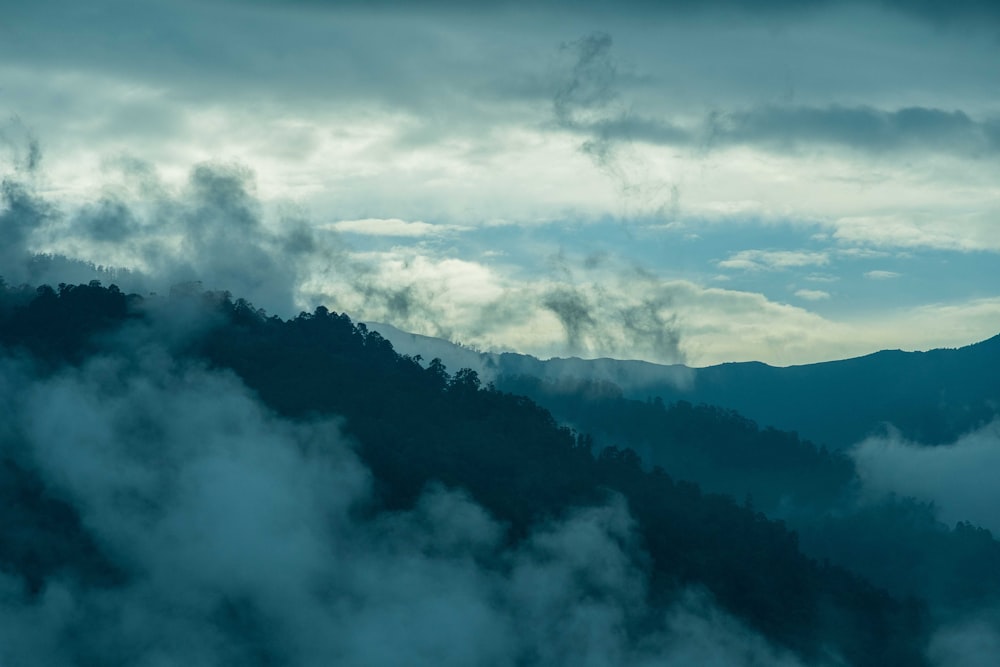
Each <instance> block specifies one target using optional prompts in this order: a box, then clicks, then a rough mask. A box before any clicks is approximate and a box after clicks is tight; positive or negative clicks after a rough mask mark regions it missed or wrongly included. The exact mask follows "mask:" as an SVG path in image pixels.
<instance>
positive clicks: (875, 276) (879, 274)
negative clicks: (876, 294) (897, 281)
mask: <svg viewBox="0 0 1000 667" xmlns="http://www.w3.org/2000/svg"><path fill="white" fill-rule="evenodd" d="M899 276H900V274H898V273H896V272H895V271H885V270H882V269H876V270H874V271H866V272H865V278H868V279H870V280H890V279H892V278H898V277H899Z"/></svg>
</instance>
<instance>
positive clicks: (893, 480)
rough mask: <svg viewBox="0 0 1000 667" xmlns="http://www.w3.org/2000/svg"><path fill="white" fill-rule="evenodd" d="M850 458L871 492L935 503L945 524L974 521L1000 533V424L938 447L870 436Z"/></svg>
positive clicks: (898, 438)
mask: <svg viewBox="0 0 1000 667" xmlns="http://www.w3.org/2000/svg"><path fill="white" fill-rule="evenodd" d="M851 456H852V458H853V459H854V461H855V464H856V465H857V469H858V474H859V475H860V477H861V480H862V483H863V484H864V489H865V490H866V491H867V492H868V493H869V494H872V495H874V496H881V495H884V494H888V493H896V494H898V495H901V496H913V497H915V498H918V499H920V500H923V501H929V502H933V503H934V505H935V506H936V507H937V508H938V511H939V513H940V516H941V518H942V520H944V521H945V522H946V523H949V524H954V523H955V522H958V521H971V522H973V523H975V524H977V525H980V526H984V527H986V528H989V529H990V530H991V531H993V533H995V534H996V533H1000V519H998V517H997V513H996V508H997V507H998V504H1000V490H998V489H997V486H996V484H994V483H993V482H992V481H991V480H992V477H991V475H992V472H993V471H995V470H996V469H997V466H1000V423H993V424H990V425H988V426H985V427H983V428H981V429H979V430H977V431H974V432H972V433H969V434H968V435H965V436H963V437H961V438H959V439H958V440H957V441H956V442H954V443H952V444H950V445H940V446H935V447H931V446H926V445H921V444H919V443H914V442H908V441H906V440H903V439H901V438H900V437H899V436H898V435H890V436H888V437H882V438H869V439H868V440H865V441H863V442H861V443H859V444H858V445H857V446H856V447H855V448H854V449H853V450H852V452H851Z"/></svg>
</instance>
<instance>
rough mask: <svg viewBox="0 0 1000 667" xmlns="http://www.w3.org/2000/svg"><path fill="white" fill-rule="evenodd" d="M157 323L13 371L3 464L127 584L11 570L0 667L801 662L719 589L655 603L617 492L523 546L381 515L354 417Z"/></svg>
mask: <svg viewBox="0 0 1000 667" xmlns="http://www.w3.org/2000/svg"><path fill="white" fill-rule="evenodd" d="M152 321H153V324H152V325H148V326H147V325H143V327H139V328H132V329H130V330H126V331H124V332H122V333H119V334H117V335H116V336H115V338H114V339H113V340H112V341H110V342H111V343H112V345H111V348H110V349H113V350H114V352H106V353H104V354H101V355H98V356H95V357H92V358H90V359H89V360H88V361H87V362H86V363H84V364H83V365H82V366H81V367H78V368H69V369H66V370H63V371H59V372H57V373H55V374H54V375H51V374H44V373H41V372H40V371H38V370H37V369H34V368H33V367H32V365H31V364H29V363H27V362H24V361H16V360H14V359H12V358H10V357H5V358H4V359H3V360H2V373H0V377H3V378H4V382H3V383H0V403H2V404H3V405H4V406H5V407H7V408H9V411H8V414H10V415H14V417H13V419H12V420H11V423H10V424H9V425H7V427H6V429H5V430H4V431H3V433H2V453H3V455H4V457H5V458H6V459H8V460H10V461H13V462H16V464H17V465H18V466H20V467H21V468H23V469H24V470H27V471H30V472H31V473H32V474H34V475H37V477H38V479H39V480H40V482H41V484H42V485H43V487H44V490H45V494H46V495H47V496H48V497H51V498H53V499H55V500H56V501H58V502H61V503H65V504H67V505H68V506H69V507H71V508H72V509H73V511H74V512H76V513H77V514H78V516H79V519H80V526H81V529H82V530H83V532H84V533H85V534H86V535H87V536H88V539H90V540H92V542H93V544H94V545H95V547H96V550H97V552H98V553H99V557H100V558H101V559H103V560H104V561H106V563H107V565H108V568H109V569H110V570H111V571H113V572H114V576H111V577H104V578H96V577H92V576H90V575H88V574H86V572H85V571H83V570H80V569H72V568H70V569H57V570H54V571H52V572H49V573H47V574H46V576H45V578H44V580H43V581H42V583H41V585H40V586H37V587H36V588H35V589H33V588H32V587H29V586H28V583H27V582H26V581H25V580H24V579H23V578H22V576H21V575H19V574H18V573H16V572H5V573H3V574H2V575H0V663H2V664H19V665H51V664H64V665H74V664H81V665H82V664H135V665H150V666H160V665H171V664H182V663H183V664H188V665H206V666H207V665H218V664H232V663H236V662H238V663H241V664H283V665H318V664H331V663H335V664H345V665H398V664H402V663H405V664H414V665H468V664H485V665H515V664H519V665H523V664H529V665H565V664H580V665H650V664H662V663H664V662H666V663H672V662H675V661H679V662H680V663H681V664H695V663H697V664H706V665H726V666H743V665H747V666H749V665H789V666H792V665H798V664H800V663H799V662H798V661H797V660H796V659H795V658H793V657H792V656H791V655H790V654H787V653H786V652H784V651H782V650H780V649H777V648H775V647H773V646H771V645H770V644H769V643H768V642H766V641H765V640H764V639H762V638H760V637H759V636H757V635H755V634H753V633H752V632H750V631H748V630H747V629H746V628H744V627H743V626H742V625H741V624H740V623H739V622H738V621H736V620H735V619H733V618H732V617H730V616H728V615H727V614H725V613H723V612H722V611H720V610H719V609H718V608H717V607H716V606H715V605H714V604H713V602H712V600H711V598H710V596H709V595H708V594H707V593H704V592H701V591H698V590H695V589H691V590H688V591H687V592H684V593H682V594H681V595H679V597H678V599H677V600H676V602H675V603H674V604H673V605H671V606H670V607H669V608H668V610H667V612H666V613H662V612H656V611H654V609H653V608H652V607H651V606H650V605H649V604H648V602H647V599H646V598H647V592H648V589H647V584H648V581H647V576H648V575H647V571H646V564H645V556H644V553H643V549H642V545H641V544H640V543H639V541H638V538H637V533H636V530H635V525H634V522H633V520H632V518H631V516H630V513H629V510H628V508H627V507H626V505H625V503H624V502H623V501H622V500H621V499H620V498H618V497H614V496H612V497H610V498H609V499H608V502H607V503H606V504H605V505H601V506H595V507H582V508H577V509H575V510H570V511H568V512H567V513H566V514H565V515H564V516H562V517H559V518H552V519H551V520H548V521H544V522H542V523H539V524H538V525H536V527H535V528H534V529H533V530H532V532H531V533H530V535H529V536H527V537H526V538H525V539H523V540H520V541H517V542H514V541H512V540H511V538H510V536H509V535H508V534H507V532H506V528H505V526H504V525H502V524H500V523H498V522H497V521H496V520H494V519H493V518H492V517H491V516H490V515H489V514H488V513H487V512H486V511H485V510H484V509H483V508H481V507H480V506H478V505H477V504H476V503H474V502H473V501H472V500H470V499H469V498H468V497H467V496H466V495H465V494H464V493H463V492H461V491H460V490H457V489H446V488H443V487H440V486H432V487H430V488H428V489H426V490H425V492H424V493H423V495H422V496H421V498H420V499H419V501H418V502H417V503H416V505H415V506H414V507H412V508H411V509H409V510H406V511H392V512H390V511H386V510H382V509H380V508H379V505H378V502H377V498H376V497H374V496H373V493H372V486H371V481H372V479H371V474H370V472H369V471H368V470H367V469H366V468H365V467H364V465H363V464H361V462H360V461H359V458H358V457H357V455H356V454H355V452H354V446H355V445H354V444H353V443H352V442H351V441H350V440H349V439H348V438H346V437H345V436H344V435H343V434H342V431H341V426H340V424H338V422H337V420H336V419H324V420H319V421H316V420H314V421H310V422H307V423H299V422H293V421H290V420H288V419H283V418H279V417H277V416H275V415H274V414H272V413H270V412H269V411H268V410H267V409H266V408H264V407H263V406H262V405H261V404H260V403H259V402H258V400H257V399H256V398H255V397H254V396H253V395H252V394H251V393H250V392H249V391H248V390H247V389H246V388H245V387H244V386H243V385H242V384H241V383H240V381H239V380H238V379H237V378H236V377H235V376H233V375H232V374H230V373H226V372H221V371H214V370H209V369H206V368H204V367H201V366H199V365H197V364H193V363H189V362H185V361H182V360H179V358H178V357H177V356H176V355H175V354H174V353H173V352H172V351H171V349H170V346H171V344H170V341H177V340H178V337H177V335H176V331H177V330H178V329H179V328H189V329H191V330H197V329H198V328H199V327H211V326H212V322H211V320H210V319H202V320H198V314H197V313H188V314H187V315H185V318H184V321H183V322H181V323H168V322H166V321H164V314H162V313H161V316H160V320H159V321H158V320H157V319H156V318H155V317H154V318H152ZM192 322H194V324H192ZM164 332H165V333H164ZM161 334H164V335H162V336H161ZM163 341H167V343H166V344H164V342H163ZM8 511H10V509H8ZM38 539H43V538H38ZM51 539H59V538H58V537H54V538H51ZM33 546H34V547H35V548H38V549H41V550H45V549H46V548H49V547H51V546H52V545H46V544H35V545H33Z"/></svg>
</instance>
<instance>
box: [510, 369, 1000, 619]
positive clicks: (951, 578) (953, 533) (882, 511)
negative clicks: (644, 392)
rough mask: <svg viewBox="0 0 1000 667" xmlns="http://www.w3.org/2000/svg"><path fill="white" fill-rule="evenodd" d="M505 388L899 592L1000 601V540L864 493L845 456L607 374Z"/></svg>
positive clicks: (929, 511)
mask: <svg viewBox="0 0 1000 667" xmlns="http://www.w3.org/2000/svg"><path fill="white" fill-rule="evenodd" d="M497 386H498V387H501V388H503V389H504V390H507V391H512V392H515V393H519V394H524V395H526V396H529V397H531V398H532V399H533V400H535V401H537V402H538V403H539V404H541V405H543V406H545V407H546V408H548V409H549V410H551V411H552V412H553V414H554V415H556V417H557V418H558V419H559V420H560V421H562V422H563V423H569V424H572V425H573V426H574V427H575V428H577V429H579V430H580V431H583V432H586V433H589V434H592V438H593V441H592V443H591V445H592V446H593V447H594V449H595V451H599V450H600V449H603V448H605V447H609V446H613V447H619V448H625V449H632V450H635V451H637V452H640V453H641V456H642V459H643V461H644V462H646V465H647V466H661V467H663V468H664V469H666V470H669V471H670V473H671V475H673V476H675V477H678V478H680V479H687V480H694V481H696V482H698V484H699V485H701V486H702V488H704V489H706V490H708V491H713V492H717V493H723V494H727V495H729V496H732V497H734V498H736V499H742V500H743V502H744V503H745V504H746V505H747V506H748V507H753V508H755V509H757V510H759V511H762V512H763V513H764V514H766V515H768V516H771V517H782V518H783V519H784V520H785V521H786V522H787V523H788V524H789V525H790V526H791V527H792V528H794V530H795V531H796V532H797V533H798V534H799V536H800V539H801V547H802V549H803V551H804V552H805V553H807V554H808V555H810V556H812V557H814V558H817V559H819V560H826V561H829V562H832V563H836V564H838V565H840V566H843V567H846V568H848V569H850V570H852V571H855V572H858V573H860V574H862V575H863V576H865V577H866V578H868V579H869V580H871V581H873V582H875V583H876V584H877V585H879V586H881V587H884V588H887V589H888V590H890V591H891V592H893V593H894V594H896V595H899V596H919V597H921V598H925V599H927V600H928V601H930V602H932V603H933V605H934V608H935V610H936V611H939V612H942V613H951V612H964V611H967V610H969V609H974V608H978V607H983V606H989V605H992V604H995V603H996V601H997V600H1000V568H998V567H997V564H998V563H1000V542H997V541H996V540H995V539H994V538H993V536H992V535H991V534H990V532H989V531H988V530H985V529H982V528H977V527H974V526H971V525H969V524H967V523H959V524H958V525H956V526H952V527H949V526H946V525H944V524H942V523H941V522H940V521H939V520H938V519H937V516H936V512H935V508H934V507H933V506H932V505H928V504H926V503H921V502H918V501H916V500H913V499H910V498H900V497H889V498H886V499H882V500H874V499H871V498H865V497H860V496H859V492H860V488H861V486H862V482H861V480H860V479H859V477H858V473H857V470H856V469H855V465H854V462H853V460H852V459H851V458H850V457H848V456H847V455H846V454H844V453H843V452H830V451H828V450H827V449H826V448H825V447H822V446H817V445H815V444H813V443H812V442H809V441H808V440H803V439H802V438H800V437H799V436H798V435H797V434H795V433H790V432H787V431H779V430H777V429H774V428H770V427H768V428H760V427H759V426H758V425H757V424H756V423H755V422H754V421H752V420H750V419H747V418H746V417H744V416H742V415H740V414H739V413H737V412H735V411H733V410H729V409H725V408H720V407H716V406H711V405H705V404H701V405H692V404H691V403H689V402H687V401H684V400H680V401H677V402H674V403H670V404H667V403H664V401H662V400H661V399H659V398H651V399H648V400H645V401H640V400H634V399H629V398H625V397H624V395H623V391H622V390H621V389H620V388H619V387H618V386H617V385H615V384H613V383H610V382H607V381H593V380H589V379H575V378H570V377H565V378H562V379H559V380H551V379H540V378H537V377H532V376H527V375H514V376H501V377H499V378H498V379H497Z"/></svg>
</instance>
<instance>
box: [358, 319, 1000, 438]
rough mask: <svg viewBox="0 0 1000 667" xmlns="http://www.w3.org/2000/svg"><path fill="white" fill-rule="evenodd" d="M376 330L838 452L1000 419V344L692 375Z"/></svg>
mask: <svg viewBox="0 0 1000 667" xmlns="http://www.w3.org/2000/svg"><path fill="white" fill-rule="evenodd" d="M373 326H374V327H376V328H377V329H378V330H379V331H381V332H382V333H383V334H384V335H385V336H386V337H387V338H388V339H389V340H391V341H392V342H393V345H395V346H396V347H397V348H399V349H400V350H401V351H402V352H404V353H407V354H411V355H412V354H422V355H424V356H425V357H428V358H429V357H430V356H437V357H440V358H442V359H444V360H446V362H447V361H448V360H452V361H453V362H459V363H460V365H463V366H468V367H470V368H475V369H477V370H479V371H480V372H482V373H484V374H487V375H489V376H490V377H492V378H497V379H500V378H502V376H504V375H511V376H534V377H538V378H541V379H545V380H560V379H562V378H575V379H578V380H603V381H608V382H612V383H614V384H616V385H618V386H619V387H621V389H622V391H623V395H624V396H626V397H629V398H638V399H642V400H645V399H647V398H651V397H657V396H658V397H660V398H661V399H663V400H664V401H666V402H672V401H676V400H686V401H689V402H691V403H707V404H709V405H716V406H720V407H723V408H727V409H732V410H736V411H737V412H739V413H740V414H742V415H744V416H746V417H748V418H750V419H752V420H754V421H755V422H757V423H759V424H762V425H765V426H774V427H776V428H780V429H782V430H787V431H795V432H797V433H799V434H800V435H801V436H802V437H803V438H805V439H807V440H811V441H813V442H816V443H819V444H822V445H826V446H828V447H831V448H834V449H843V448H846V447H850V446H851V445H853V444H855V443H857V442H858V441H860V440H862V439H864V438H865V437H867V436H869V435H871V434H873V433H881V432H884V430H885V428H886V426H887V425H891V426H892V427H894V428H896V429H898V430H899V431H900V433H901V434H902V435H903V436H904V437H905V438H907V439H910V440H913V441H916V442H921V443H924V444H942V443H946V442H950V441H953V440H954V439H955V438H957V437H958V436H959V435H962V434H963V433H966V432H968V431H971V430H973V429H975V428H977V427H979V426H982V425H983V424H985V423H988V422H989V421H991V420H992V419H994V418H995V417H996V416H997V415H998V414H1000V379H998V378H1000V375H998V373H997V371H998V369H1000V335H998V336H995V337H993V338H991V339H989V340H986V341H982V342H980V343H976V344H973V345H969V346H966V347H962V348H958V349H954V350H951V349H940V350H931V351H929V352H902V351H899V350H887V351H882V352H876V353H874V354H870V355H867V356H863V357H857V358H853V359H845V360H843V361H830V362H824V363H818V364H808V365H802V366H789V367H784V368H779V367H774V366H768V365H766V364H762V363H757V362H746V363H728V364H721V365H718V366H709V367H706V368H688V367H686V366H681V365H672V366H663V365H657V364H651V363H647V362H641V361H618V360H613V359H593V360H583V359H575V358H574V359H549V360H547V361H542V360H539V359H536V358H534V357H531V356H528V355H519V354H511V353H504V354H492V353H478V352H474V351H471V350H468V349H465V348H461V347H458V346H453V345H452V346H449V345H448V344H447V343H446V342H444V341H440V340H437V339H429V338H427V337H422V336H417V335H415V334H408V333H405V332H401V331H399V330H395V329H393V328H391V327H388V326H385V325H373ZM424 350H427V351H432V352H433V354H432V355H429V354H425V353H424ZM500 384H501V386H502V384H503V383H502V381H500Z"/></svg>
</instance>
